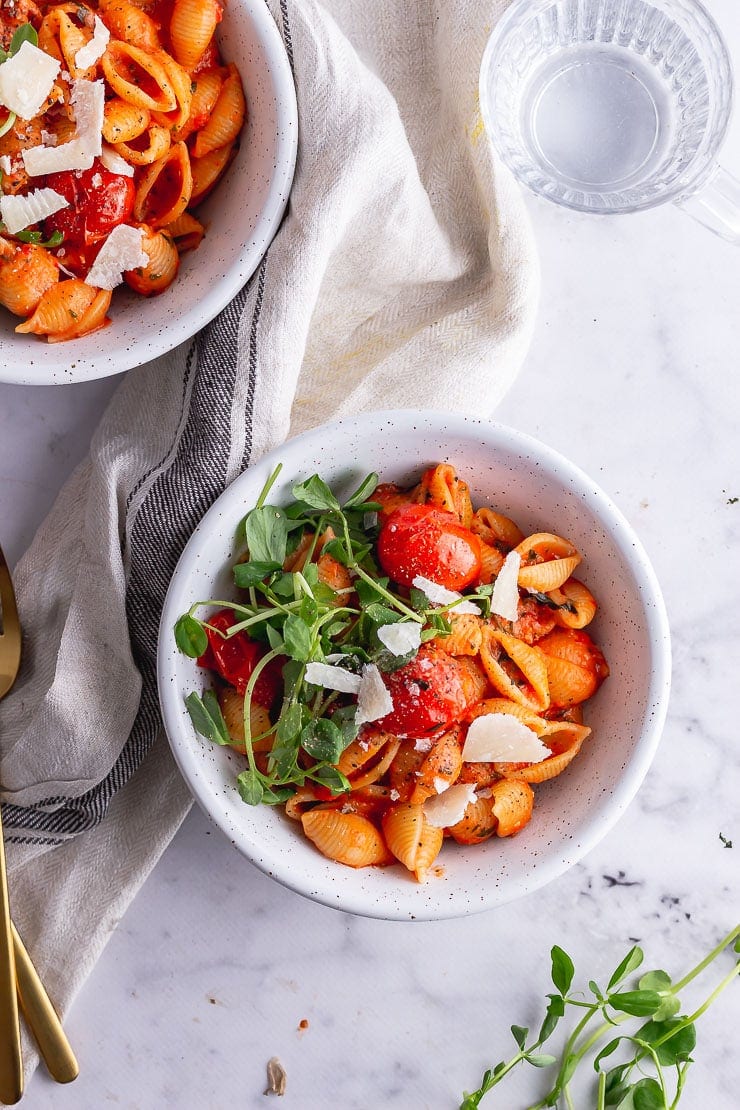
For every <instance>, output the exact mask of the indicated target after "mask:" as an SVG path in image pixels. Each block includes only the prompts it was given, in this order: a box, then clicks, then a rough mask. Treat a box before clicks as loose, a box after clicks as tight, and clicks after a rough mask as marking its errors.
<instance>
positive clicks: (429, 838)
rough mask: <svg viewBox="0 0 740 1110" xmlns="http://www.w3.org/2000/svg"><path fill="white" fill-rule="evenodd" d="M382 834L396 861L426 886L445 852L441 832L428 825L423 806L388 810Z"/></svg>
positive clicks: (403, 806)
mask: <svg viewBox="0 0 740 1110" xmlns="http://www.w3.org/2000/svg"><path fill="white" fill-rule="evenodd" d="M383 834H384V836H385V840H386V844H387V845H388V847H389V849H390V850H391V852H392V853H393V855H394V856H395V857H396V859H397V860H399V861H400V862H401V863H402V864H403V865H404V867H406V868H407V869H408V870H409V871H411V872H412V874H413V875H414V876H415V878H416V879H417V881H418V882H420V883H423V882H424V880H425V879H426V877H427V875H428V873H429V868H430V867H431V866H432V864H433V863H434V861H435V859H436V858H437V856H438V855H439V853H440V849H441V848H442V841H443V839H444V833H443V831H442V829H438V828H436V827H435V826H434V825H430V824H429V822H428V821H427V819H426V817H425V816H424V810H423V808H422V806H420V805H411V804H409V803H406V804H399V805H395V806H392V807H391V808H390V809H388V810H386V812H385V814H384V815H383Z"/></svg>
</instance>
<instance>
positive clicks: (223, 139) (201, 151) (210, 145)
mask: <svg viewBox="0 0 740 1110" xmlns="http://www.w3.org/2000/svg"><path fill="white" fill-rule="evenodd" d="M246 112H247V104H246V101H245V99H244V90H243V88H242V82H241V77H240V76H239V72H238V70H237V68H236V66H234V65H230V66H229V75H228V77H227V78H226V80H225V81H224V83H223V85H222V86H221V90H220V92H219V95H218V100H217V101H216V104H215V106H214V108H213V112H212V114H211V117H210V119H209V120H208V122H207V123H206V125H205V127H203V129H202V130H201V131H199V132H198V133H197V135H196V137H195V142H194V144H193V155H194V156H195V157H196V158H202V157H203V156H204V155H206V154H210V153H211V151H212V150H218V149H219V147H222V146H227V145H229V144H230V143H233V142H234V140H235V139H236V137H237V136H238V134H239V132H240V131H241V129H242V127H243V125H244V119H245V117H246Z"/></svg>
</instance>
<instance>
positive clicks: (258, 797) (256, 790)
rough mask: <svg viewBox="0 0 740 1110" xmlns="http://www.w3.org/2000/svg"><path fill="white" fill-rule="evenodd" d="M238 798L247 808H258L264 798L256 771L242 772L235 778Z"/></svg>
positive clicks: (262, 788) (263, 790)
mask: <svg viewBox="0 0 740 1110" xmlns="http://www.w3.org/2000/svg"><path fill="white" fill-rule="evenodd" d="M236 786H237V790H238V791H239V796H240V797H241V800H242V801H243V802H246V803H247V805H248V806H258V805H259V804H260V802H261V801H262V798H263V797H264V793H265V789H264V787H263V785H262V781H261V779H260V776H259V772H258V771H242V773H241V774H240V775H237V776H236Z"/></svg>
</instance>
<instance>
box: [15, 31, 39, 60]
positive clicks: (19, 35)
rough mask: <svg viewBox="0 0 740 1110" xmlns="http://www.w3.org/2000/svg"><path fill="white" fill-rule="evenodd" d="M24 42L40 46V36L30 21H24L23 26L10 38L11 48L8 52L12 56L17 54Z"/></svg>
mask: <svg viewBox="0 0 740 1110" xmlns="http://www.w3.org/2000/svg"><path fill="white" fill-rule="evenodd" d="M24 42H30V44H31V46H38V44H39V36H38V35H37V34H36V31H35V30H34V28H33V27H32V26H31V24H30V23H22V24H21V26H20V27H19V28H18V29H17V30H16V31H15V32H14V34H13V37H12V39H11V40H10V49H9V50H8V54H9V55H10V56H11V57H12V56H13V54H17V53H18V51H19V50H20V48H21V47H22V46H23V43H24Z"/></svg>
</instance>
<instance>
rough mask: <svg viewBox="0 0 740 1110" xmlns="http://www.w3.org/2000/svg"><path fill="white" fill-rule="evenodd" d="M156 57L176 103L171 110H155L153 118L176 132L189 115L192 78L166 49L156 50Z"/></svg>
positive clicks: (191, 97)
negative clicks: (165, 75) (172, 91)
mask: <svg viewBox="0 0 740 1110" xmlns="http://www.w3.org/2000/svg"><path fill="white" fill-rule="evenodd" d="M156 57H157V58H158V60H159V61H160V62H161V63H162V67H163V69H164V71H165V73H166V74H167V77H168V79H169V81H170V84H171V85H172V88H173V90H174V93H175V98H176V100H177V105H176V107H175V108H174V109H173V110H172V111H171V112H156V113H155V118H156V120H157V123H161V124H162V126H163V127H166V128H167V129H168V130H169V131H172V132H176V131H177V130H178V129H179V128H182V127H184V126H185V124H186V123H187V121H188V119H189V117H190V105H191V103H192V100H193V85H192V80H191V77H190V74H189V73H188V71H187V70H186V69H183V67H182V66H181V65H179V64H178V63H177V62H176V61H175V59H174V58H172V57H171V56H170V55H169V54H167V53H166V51H164V50H160V51H158V52H157V54H156ZM173 137H174V136H173ZM179 137H180V136H178V138H179ZM234 138H236V136H234Z"/></svg>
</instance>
